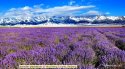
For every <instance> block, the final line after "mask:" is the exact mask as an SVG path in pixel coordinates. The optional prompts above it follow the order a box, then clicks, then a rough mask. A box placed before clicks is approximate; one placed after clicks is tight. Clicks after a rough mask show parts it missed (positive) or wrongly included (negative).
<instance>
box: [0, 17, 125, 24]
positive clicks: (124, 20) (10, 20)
mask: <svg viewBox="0 0 125 69" xmlns="http://www.w3.org/2000/svg"><path fill="white" fill-rule="evenodd" d="M48 22H49V23H56V24H86V23H89V24H90V23H91V24H122V25H124V24H125V16H51V17H49V16H34V17H33V16H32V17H29V16H24V17H18V16H15V17H0V25H3V26H4V25H17V24H26V25H38V24H44V23H48Z"/></svg>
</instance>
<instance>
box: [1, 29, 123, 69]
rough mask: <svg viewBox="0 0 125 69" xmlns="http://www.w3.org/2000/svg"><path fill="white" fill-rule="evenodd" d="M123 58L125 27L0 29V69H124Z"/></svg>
mask: <svg viewBox="0 0 125 69" xmlns="http://www.w3.org/2000/svg"><path fill="white" fill-rule="evenodd" d="M124 57H125V28H87V27H77V28H72V27H65V28H61V27H60V28H52V27H51V28H1V29H0V69H19V65H43V64H44V65H45V64H50V65H62V64H64V65H70V64H73V65H78V69H111V68H117V69H119V68H121V69H124V68H125V67H124V66H125V58H124ZM106 65H109V66H108V67H107V66H106ZM113 65H114V66H113Z"/></svg>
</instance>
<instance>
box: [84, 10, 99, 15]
mask: <svg viewBox="0 0 125 69" xmlns="http://www.w3.org/2000/svg"><path fill="white" fill-rule="evenodd" d="M86 14H87V15H101V13H100V12H99V11H95V10H90V11H88V12H87V13H86Z"/></svg>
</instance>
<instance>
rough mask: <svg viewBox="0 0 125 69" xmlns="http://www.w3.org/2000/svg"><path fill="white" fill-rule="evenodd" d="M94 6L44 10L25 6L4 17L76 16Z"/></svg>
mask: <svg viewBox="0 0 125 69" xmlns="http://www.w3.org/2000/svg"><path fill="white" fill-rule="evenodd" d="M94 7H95V6H93V5H88V6H66V5H64V6H57V7H52V8H47V9H44V8H42V7H40V6H39V5H36V6H34V7H29V6H25V7H22V8H11V9H10V10H8V11H7V12H6V13H5V14H4V16H22V17H25V16H35V15H48V16H54V15H71V14H72V15H74V14H76V13H77V12H82V11H83V10H86V9H91V8H94Z"/></svg>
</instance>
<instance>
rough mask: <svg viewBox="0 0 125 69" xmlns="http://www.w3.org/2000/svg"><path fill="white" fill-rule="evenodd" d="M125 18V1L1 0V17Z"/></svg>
mask: <svg viewBox="0 0 125 69" xmlns="http://www.w3.org/2000/svg"><path fill="white" fill-rule="evenodd" d="M24 15H25V16H26V15H27V16H37V15H48V16H56V15H63V16H64V15H109V16H125V0H0V16H24Z"/></svg>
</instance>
